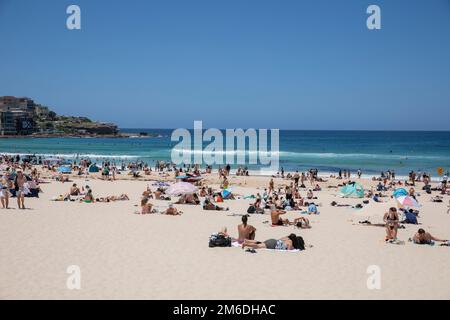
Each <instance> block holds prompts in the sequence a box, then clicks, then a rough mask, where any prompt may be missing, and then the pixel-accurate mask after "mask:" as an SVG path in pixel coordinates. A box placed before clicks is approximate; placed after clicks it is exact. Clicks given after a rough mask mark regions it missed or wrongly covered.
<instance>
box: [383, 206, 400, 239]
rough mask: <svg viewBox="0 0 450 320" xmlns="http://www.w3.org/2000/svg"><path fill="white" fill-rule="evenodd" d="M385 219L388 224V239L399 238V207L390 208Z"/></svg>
mask: <svg viewBox="0 0 450 320" xmlns="http://www.w3.org/2000/svg"><path fill="white" fill-rule="evenodd" d="M383 221H384V223H385V224H386V241H388V240H395V239H397V230H398V224H399V217H398V213H397V208H394V207H392V208H390V209H389V212H386V213H385V214H384V217H383Z"/></svg>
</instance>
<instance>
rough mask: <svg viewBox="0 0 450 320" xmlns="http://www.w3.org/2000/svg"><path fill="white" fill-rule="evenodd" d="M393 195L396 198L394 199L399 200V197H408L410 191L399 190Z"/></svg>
mask: <svg viewBox="0 0 450 320" xmlns="http://www.w3.org/2000/svg"><path fill="white" fill-rule="evenodd" d="M392 195H393V196H394V198H398V197H401V196H407V195H408V191H406V189H403V188H399V189H395V190H394V193H393V194H392Z"/></svg>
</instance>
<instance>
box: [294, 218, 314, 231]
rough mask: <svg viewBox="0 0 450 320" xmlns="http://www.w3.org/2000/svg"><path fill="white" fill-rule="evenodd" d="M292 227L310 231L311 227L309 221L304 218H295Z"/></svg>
mask: <svg viewBox="0 0 450 320" xmlns="http://www.w3.org/2000/svg"><path fill="white" fill-rule="evenodd" d="M294 226H296V227H297V228H300V229H310V228H311V225H310V223H309V219H308V218H305V217H300V218H295V219H294Z"/></svg>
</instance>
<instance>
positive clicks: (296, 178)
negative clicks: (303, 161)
mask: <svg viewBox="0 0 450 320" xmlns="http://www.w3.org/2000/svg"><path fill="white" fill-rule="evenodd" d="M298 180H300V175H299V174H298V170H296V171H295V174H294V187H295V189H297V188H298Z"/></svg>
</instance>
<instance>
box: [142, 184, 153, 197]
mask: <svg viewBox="0 0 450 320" xmlns="http://www.w3.org/2000/svg"><path fill="white" fill-rule="evenodd" d="M142 196H143V197H146V198H149V199H151V198H153V194H152V190H151V189H150V187H149V186H147V189H146V190H145V191H144V192H142Z"/></svg>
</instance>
